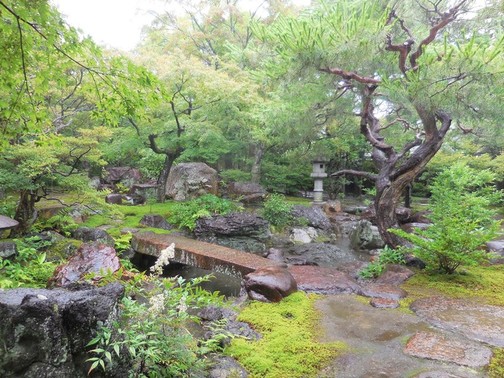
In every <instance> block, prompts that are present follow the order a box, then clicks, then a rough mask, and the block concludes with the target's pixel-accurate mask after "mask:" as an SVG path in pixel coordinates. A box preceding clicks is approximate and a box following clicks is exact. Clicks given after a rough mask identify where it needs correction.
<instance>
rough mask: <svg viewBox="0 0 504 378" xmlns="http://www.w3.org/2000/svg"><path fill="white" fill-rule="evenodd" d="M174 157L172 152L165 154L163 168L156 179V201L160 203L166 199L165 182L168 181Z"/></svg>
mask: <svg viewBox="0 0 504 378" xmlns="http://www.w3.org/2000/svg"><path fill="white" fill-rule="evenodd" d="M175 159H176V157H175V156H173V155H172V154H166V155H165V161H164V165H163V169H162V170H161V172H160V173H159V176H158V179H157V202H160V203H162V202H164V201H165V199H166V182H167V181H168V176H169V175H170V171H171V168H172V166H173V162H174V161H175Z"/></svg>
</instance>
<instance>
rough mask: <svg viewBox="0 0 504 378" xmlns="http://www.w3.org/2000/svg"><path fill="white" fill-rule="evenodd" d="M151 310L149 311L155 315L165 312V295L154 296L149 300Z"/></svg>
mask: <svg viewBox="0 0 504 378" xmlns="http://www.w3.org/2000/svg"><path fill="white" fill-rule="evenodd" d="M149 304H150V308H149V311H150V312H152V313H154V314H159V313H160V312H162V311H163V310H164V304H165V296H164V294H162V293H161V294H157V295H153V296H152V297H151V298H150V299H149Z"/></svg>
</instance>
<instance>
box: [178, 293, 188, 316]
mask: <svg viewBox="0 0 504 378" xmlns="http://www.w3.org/2000/svg"><path fill="white" fill-rule="evenodd" d="M186 300H187V298H186V297H185V296H183V297H182V298H180V302H179V305H178V306H177V309H178V310H179V312H186V311H187V303H186Z"/></svg>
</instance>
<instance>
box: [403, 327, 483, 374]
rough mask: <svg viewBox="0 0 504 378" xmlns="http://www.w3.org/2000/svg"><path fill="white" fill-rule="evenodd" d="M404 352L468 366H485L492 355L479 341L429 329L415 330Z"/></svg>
mask: <svg viewBox="0 0 504 378" xmlns="http://www.w3.org/2000/svg"><path fill="white" fill-rule="evenodd" d="M404 352H405V353H406V354H408V355H410V356H415V357H420V358H428V359H431V360H438V361H444V362H454V363H456V364H457V365H464V366H470V367H483V366H486V365H488V364H489V363H490V358H491V357H492V351H491V349H490V348H487V347H485V346H483V345H481V344H480V343H475V342H470V341H468V340H466V339H462V338H460V337H456V336H452V335H443V334H440V333H439V332H430V331H429V332H417V333H416V334H415V335H414V336H413V337H411V338H410V339H409V340H408V343H407V344H406V347H405V348H404Z"/></svg>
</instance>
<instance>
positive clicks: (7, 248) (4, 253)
mask: <svg viewBox="0 0 504 378" xmlns="http://www.w3.org/2000/svg"><path fill="white" fill-rule="evenodd" d="M17 255H18V250H17V244H16V243H14V242H12V241H3V242H0V258H2V259H12V258H14V257H16V256H17Z"/></svg>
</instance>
